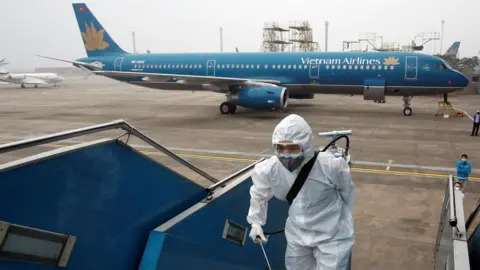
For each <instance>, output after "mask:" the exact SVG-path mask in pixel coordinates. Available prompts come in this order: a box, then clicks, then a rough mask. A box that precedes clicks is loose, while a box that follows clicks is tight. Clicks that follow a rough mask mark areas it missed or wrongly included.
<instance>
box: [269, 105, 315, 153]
mask: <svg viewBox="0 0 480 270" xmlns="http://www.w3.org/2000/svg"><path fill="white" fill-rule="evenodd" d="M282 140H289V141H297V142H300V144H301V145H302V148H303V151H304V155H305V161H308V160H310V158H312V157H313V155H314V152H315V148H314V146H313V140H312V129H311V128H310V126H309V125H308V123H307V122H306V121H305V119H303V118H302V117H301V116H298V115H296V114H290V115H289V116H287V117H285V118H284V119H283V120H282V121H280V123H278V125H277V126H276V127H275V130H274V131H273V135H272V146H273V145H274V144H275V142H278V141H282Z"/></svg>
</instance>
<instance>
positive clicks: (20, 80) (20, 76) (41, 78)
mask: <svg viewBox="0 0 480 270" xmlns="http://www.w3.org/2000/svg"><path fill="white" fill-rule="evenodd" d="M63 80H64V78H63V77H61V76H58V75H57V74H56V73H7V74H1V75H0V81H4V82H9V83H16V84H22V85H25V84H31V85H38V84H52V83H53V84H56V83H58V82H61V81H63Z"/></svg>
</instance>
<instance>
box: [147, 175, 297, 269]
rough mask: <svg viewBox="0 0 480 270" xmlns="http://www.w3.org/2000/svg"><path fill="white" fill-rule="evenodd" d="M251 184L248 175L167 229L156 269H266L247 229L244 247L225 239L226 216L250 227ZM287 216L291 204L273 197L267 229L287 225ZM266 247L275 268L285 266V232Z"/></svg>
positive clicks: (265, 228) (270, 203)
mask: <svg viewBox="0 0 480 270" xmlns="http://www.w3.org/2000/svg"><path fill="white" fill-rule="evenodd" d="M251 185H252V181H251V178H249V179H247V180H245V181H244V182H242V183H241V184H240V185H238V186H237V187H235V188H233V189H232V190H230V191H228V192H227V193H226V194H224V195H222V196H221V197H219V198H217V199H216V200H214V201H212V202H211V203H209V204H208V205H207V206H205V207H203V208H201V209H200V210H198V211H196V212H195V213H193V214H191V215H189V216H188V217H187V218H186V219H184V220H182V221H181V222H179V223H177V224H176V225H175V226H173V227H171V228H170V229H168V230H167V231H166V233H167V234H168V236H169V237H167V240H165V243H164V245H163V248H162V250H161V254H162V256H161V257H160V261H159V262H158V264H157V268H156V269H159V270H160V269H172V268H171V266H172V265H175V269H197V270H202V269H266V262H265V258H264V256H263V253H262V250H261V247H260V246H259V245H258V244H255V243H253V242H252V240H251V239H250V238H248V232H247V239H246V241H245V245H244V246H241V245H239V244H237V243H234V242H232V241H228V240H224V239H223V238H222V233H223V229H224V225H225V221H226V219H228V220H230V221H232V222H234V223H237V224H240V225H243V226H245V227H248V230H250V227H249V225H248V223H247V221H246V216H247V214H248V208H249V206H250V194H249V189H250V186H251ZM287 215H288V204H287V203H286V202H282V201H279V200H277V199H272V200H271V201H270V202H269V207H268V218H267V224H265V226H264V230H265V231H266V232H269V231H270V232H271V231H277V230H279V229H282V228H284V226H285V221H286V218H287ZM170 237H175V238H170ZM150 241H154V240H152V239H150V240H149V244H150ZM186 241H188V243H187V242H186ZM265 248H266V252H267V254H268V256H269V260H270V263H271V265H272V268H274V269H285V263H284V257H285V248H286V239H285V235H284V234H283V233H280V234H277V235H273V236H270V237H269V240H268V243H267V244H266V245H265ZM167 254H168V255H167ZM181 258H183V259H181ZM187 258H188V259H187ZM218 264H228V267H218ZM234 266H235V267H238V268H234Z"/></svg>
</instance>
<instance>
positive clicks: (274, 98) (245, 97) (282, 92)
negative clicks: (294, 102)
mask: <svg viewBox="0 0 480 270" xmlns="http://www.w3.org/2000/svg"><path fill="white" fill-rule="evenodd" d="M232 98H236V103H237V104H238V105H239V106H242V107H245V108H249V109H256V110H262V109H284V108H286V107H287V105H288V99H289V97H288V89H287V88H285V87H279V86H261V87H253V88H247V89H243V90H240V91H239V92H238V93H237V94H236V95H235V97H232Z"/></svg>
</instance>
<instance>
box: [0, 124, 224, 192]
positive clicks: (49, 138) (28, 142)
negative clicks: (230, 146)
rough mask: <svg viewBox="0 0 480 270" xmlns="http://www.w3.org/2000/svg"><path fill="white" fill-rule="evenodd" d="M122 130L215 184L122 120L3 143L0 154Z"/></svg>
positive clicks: (211, 178)
mask: <svg viewBox="0 0 480 270" xmlns="http://www.w3.org/2000/svg"><path fill="white" fill-rule="evenodd" d="M118 128H120V129H123V130H125V131H126V132H128V133H129V134H132V135H135V136H136V137H138V138H139V139H141V140H142V141H144V142H146V143H147V144H149V145H151V146H153V147H154V148H155V149H157V150H159V151H161V152H163V153H164V154H166V155H167V156H169V157H171V158H173V159H174V160H176V161H178V162H180V163H181V164H183V165H185V166H186V167H188V168H189V169H191V170H193V171H194V172H196V173H198V174H199V175H201V176H203V177H205V178H206V179H208V180H210V181H211V182H213V183H217V182H218V180H217V179H216V178H215V177H213V176H211V175H209V174H208V173H206V172H204V171H202V170H201V169H199V168H197V167H195V166H194V165H193V164H191V163H189V162H187V161H186V160H184V159H182V158H181V157H179V156H178V155H176V154H175V153H173V152H171V151H170V150H168V149H166V148H165V147H163V146H161V145H160V144H158V143H156V142H155V141H154V140H152V139H151V138H149V137H148V136H147V135H145V134H143V133H142V132H140V131H139V130H137V129H136V128H135V127H133V126H132V125H130V124H128V123H127V122H125V120H123V119H119V120H115V121H112V122H109V123H104V124H99V125H94V126H89V127H85V128H79V129H73V130H68V131H63V132H58V133H53V134H49V135H44V136H40V137H36V138H31V139H25V140H20V141H16V142H11V143H5V144H1V145H0V154H3V153H7V152H11V151H16V150H20V149H24V148H29V147H34V146H38V145H42V144H46V143H51V142H56V141H61V140H65V139H70V138H73V137H78V136H83V135H87V134H92V133H97V132H101V131H105V130H111V129H118Z"/></svg>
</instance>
